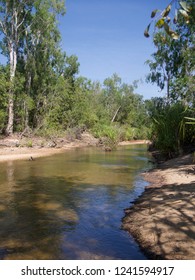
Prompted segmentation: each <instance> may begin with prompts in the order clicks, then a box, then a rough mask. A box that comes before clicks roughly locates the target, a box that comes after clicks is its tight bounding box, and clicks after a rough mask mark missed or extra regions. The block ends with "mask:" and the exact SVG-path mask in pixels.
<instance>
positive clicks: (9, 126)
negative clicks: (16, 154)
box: [6, 42, 17, 135]
mask: <svg viewBox="0 0 195 280" xmlns="http://www.w3.org/2000/svg"><path fill="white" fill-rule="evenodd" d="M9 55H10V89H9V96H8V123H7V128H6V135H11V134H13V126H14V78H15V74H16V65H17V53H16V49H15V47H14V43H13V42H10V43H9Z"/></svg>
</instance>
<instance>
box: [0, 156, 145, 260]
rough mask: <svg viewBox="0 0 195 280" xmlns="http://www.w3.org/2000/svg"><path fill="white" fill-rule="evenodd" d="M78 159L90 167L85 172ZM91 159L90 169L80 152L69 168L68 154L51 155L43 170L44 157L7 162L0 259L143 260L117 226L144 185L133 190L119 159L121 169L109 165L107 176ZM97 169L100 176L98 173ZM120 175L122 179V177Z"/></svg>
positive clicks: (1, 191)
mask: <svg viewBox="0 0 195 280" xmlns="http://www.w3.org/2000/svg"><path fill="white" fill-rule="evenodd" d="M83 157H84V158H88V160H87V162H88V163H89V164H90V168H91V169H88V170H87V171H88V173H89V174H87V175H86V171H85V173H84V172H83V169H84V168H86V161H83V159H82V158H83ZM98 157H99V155H98ZM92 158H93V160H92V162H95V166H94V167H93V163H91V162H90V159H89V157H87V156H86V155H83V154H82V152H81V154H80V159H82V160H80V161H79V157H78V161H77V164H76V166H74V168H73V167H70V164H71V161H72V162H74V159H73V160H72V158H71V156H70V158H68V157H67V156H65V159H66V161H64V158H63V157H62V156H57V157H56V159H55V160H54V157H51V158H50V161H49V163H48V166H47V168H46V167H45V166H44V164H46V160H43V159H41V160H38V161H37V163H36V165H34V162H33V163H28V164H29V166H26V165H28V164H27V163H23V164H22V163H18V166H17V165H16V166H15V163H14V164H13V163H12V164H9V168H7V169H6V172H7V175H6V176H5V177H6V178H7V180H6V184H5V181H4V180H3V186H0V225H1V226H0V258H1V259H145V257H144V255H143V254H142V253H141V252H140V251H139V248H138V246H137V245H136V244H135V242H134V241H133V239H130V238H129V236H128V234H127V233H126V232H124V231H122V230H120V224H121V218H122V216H123V209H124V208H126V206H128V203H129V201H130V200H132V199H134V198H135V197H136V195H137V193H139V192H140V191H141V189H142V190H143V186H142V187H141V188H140V189H139V188H138V190H137V191H136V190H135V188H134V187H133V186H132V185H133V179H132V178H131V177H129V172H130V171H131V167H130V166H129V167H128V166H127V167H126V166H125V168H124V166H123V165H125V164H126V162H125V161H124V159H123V161H121V163H120V164H121V169H120V167H119V166H117V168H114V169H113V168H112V170H113V173H112V174H111V173H110V171H108V170H107V169H108V168H104V167H102V160H100V158H99V159H97V160H95V159H94V155H93V156H92ZM146 160H147V158H146ZM99 161H101V164H100V163H98V164H97V162H99ZM103 161H104V160H103ZM109 161H110V158H109ZM62 162H63V170H61V168H62V166H61V165H62ZM82 162H85V165H84V166H83V165H82V164H81V163H82ZM107 162H108V160H107ZM43 163H44V164H43ZM54 164H55V168H56V169H57V171H56V172H53V171H52V170H53V169H52V166H53V165H54ZM114 164H115V163H114ZM24 165H25V166H24ZM99 165H100V166H101V168H98V166H99ZM138 165H139V164H138ZM91 166H92V167H91ZM140 166H142V167H143V165H140ZM21 167H22V168H23V172H22V173H21V175H18V170H20V168H21ZM102 168H103V169H102ZM95 170H96V171H97V172H95ZM102 170H104V172H105V174H103V175H102V176H100V174H101V172H102ZM52 172H53V173H52ZM124 173H127V178H124V180H122V178H123V177H121V176H124ZM130 173H131V172H130ZM35 174H36V175H35ZM48 174H49V176H48ZM54 174H57V175H54ZM62 174H63V176H62ZM108 174H110V176H114V178H112V180H111V178H108V177H109V175H108ZM95 176H96V177H95ZM15 177H16V178H15ZM134 177H135V174H134ZM134 177H133V178H134ZM4 179H5V178H4ZM93 180H94V183H92V181H93ZM115 180H116V181H115ZM103 182H104V183H103ZM127 182H128V184H127ZM140 184H141V183H140ZM142 184H143V181H142ZM5 186H6V187H5Z"/></svg>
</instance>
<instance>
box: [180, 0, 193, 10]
mask: <svg viewBox="0 0 195 280" xmlns="http://www.w3.org/2000/svg"><path fill="white" fill-rule="evenodd" d="M179 4H180V6H181V7H182V8H183V9H184V10H185V11H186V12H190V7H189V6H188V5H187V3H186V2H184V1H181V2H179Z"/></svg>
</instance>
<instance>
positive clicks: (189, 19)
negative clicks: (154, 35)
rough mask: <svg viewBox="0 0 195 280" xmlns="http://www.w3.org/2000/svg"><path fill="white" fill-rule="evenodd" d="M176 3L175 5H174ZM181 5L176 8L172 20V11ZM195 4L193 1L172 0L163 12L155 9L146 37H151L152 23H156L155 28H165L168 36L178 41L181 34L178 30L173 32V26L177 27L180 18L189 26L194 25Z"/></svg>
mask: <svg viewBox="0 0 195 280" xmlns="http://www.w3.org/2000/svg"><path fill="white" fill-rule="evenodd" d="M174 2H175V5H173V3H174ZM177 3H178V4H179V8H175V11H174V14H175V16H174V17H173V18H172V20H171V17H170V13H171V11H172V10H173V9H174V7H176V4H177ZM194 11H195V4H194V1H193V0H186V1H178V0H172V1H171V2H170V4H169V5H168V6H167V7H165V9H164V10H163V11H160V10H158V9H155V10H154V11H152V13H151V18H152V21H151V22H150V23H149V24H148V26H147V28H146V29H145V31H144V36H145V37H146V38H148V37H150V35H149V30H150V26H151V25H152V23H154V25H155V27H157V28H158V29H162V28H164V31H165V32H166V34H167V35H168V36H169V37H170V38H172V39H174V40H178V39H179V37H180V33H179V32H178V31H177V30H173V27H172V25H174V24H175V25H176V24H177V23H178V20H179V18H180V19H182V20H183V21H184V22H185V25H187V24H192V25H193V24H194V21H195V13H194Z"/></svg>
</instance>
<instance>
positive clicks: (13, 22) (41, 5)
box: [0, 0, 64, 135]
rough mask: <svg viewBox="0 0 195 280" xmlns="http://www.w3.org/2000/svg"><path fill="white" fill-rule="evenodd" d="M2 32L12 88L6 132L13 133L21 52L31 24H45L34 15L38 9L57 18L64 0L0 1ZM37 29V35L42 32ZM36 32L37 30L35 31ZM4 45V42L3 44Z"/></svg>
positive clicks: (62, 9)
mask: <svg viewBox="0 0 195 280" xmlns="http://www.w3.org/2000/svg"><path fill="white" fill-rule="evenodd" d="M0 4H1V8H0V34H3V35H4V39H3V49H4V50H5V53H6V54H7V56H8V60H9V66H10V89H9V102H8V123H7V128H6V134H7V135H9V134H12V133H13V125H14V79H15V76H16V69H17V62H18V56H19V52H21V53H22V52H23V50H22V47H23V46H24V38H25V36H27V34H29V33H31V26H32V24H35V23H34V22H33V21H34V20H35V19H36V20H38V22H37V23H36V24H37V26H43V23H44V21H43V20H44V19H42V18H41V16H40V17H39V18H38V17H34V14H35V13H36V11H38V10H41V9H42V10H44V12H47V15H48V17H53V19H54V20H56V17H55V16H56V14H57V13H62V12H64V1H62V0H43V1H40V0H37V1H31V0H23V1H20V0H4V1H0ZM38 31H39V30H37V36H40V33H39V32H38ZM34 34H35V32H34ZM1 45H2V44H1Z"/></svg>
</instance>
